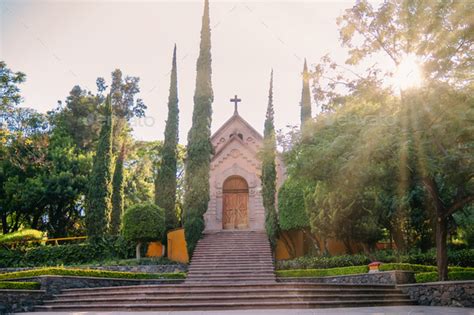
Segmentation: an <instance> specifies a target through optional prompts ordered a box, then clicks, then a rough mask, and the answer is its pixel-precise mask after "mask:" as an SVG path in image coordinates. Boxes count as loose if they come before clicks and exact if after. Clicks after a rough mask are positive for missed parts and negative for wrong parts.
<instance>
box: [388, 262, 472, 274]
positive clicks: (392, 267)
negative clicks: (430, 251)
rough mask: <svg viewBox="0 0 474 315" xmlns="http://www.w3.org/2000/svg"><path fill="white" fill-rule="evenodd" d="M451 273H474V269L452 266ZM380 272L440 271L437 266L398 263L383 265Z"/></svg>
mask: <svg viewBox="0 0 474 315" xmlns="http://www.w3.org/2000/svg"><path fill="white" fill-rule="evenodd" d="M448 269H449V271H450V272H451V271H456V272H457V271H473V272H474V268H472V267H458V266H450V267H448ZM379 270H380V271H391V270H406V271H413V272H416V273H419V272H436V271H437V270H438V269H437V267H436V266H425V265H416V264H398V263H389V264H381V265H380V267H379Z"/></svg>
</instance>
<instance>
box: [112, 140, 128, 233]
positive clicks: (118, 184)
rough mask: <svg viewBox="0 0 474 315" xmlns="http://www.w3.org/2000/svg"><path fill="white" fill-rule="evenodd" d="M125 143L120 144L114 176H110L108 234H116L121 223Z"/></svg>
mask: <svg viewBox="0 0 474 315" xmlns="http://www.w3.org/2000/svg"><path fill="white" fill-rule="evenodd" d="M124 160H125V143H123V144H122V148H121V150H120V154H119V156H118V157H117V159H116V161H115V170H114V176H113V178H112V213H111V215H110V234H112V235H118V234H119V233H120V225H121V224H122V216H123V205H124V174H123V162H124Z"/></svg>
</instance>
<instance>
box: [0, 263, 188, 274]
mask: <svg viewBox="0 0 474 315" xmlns="http://www.w3.org/2000/svg"><path fill="white" fill-rule="evenodd" d="M40 268H41V267H30V268H0V273H7V272H17V271H24V270H32V269H40ZM66 268H67V267H66ZM71 268H80V269H99V270H111V271H124V272H145V273H168V272H186V271H187V269H188V267H187V265H186V264H179V263H176V264H169V265H137V266H81V267H71Z"/></svg>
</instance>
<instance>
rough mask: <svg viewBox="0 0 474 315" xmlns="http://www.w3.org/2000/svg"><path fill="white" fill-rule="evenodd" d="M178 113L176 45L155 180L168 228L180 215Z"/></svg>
mask: <svg viewBox="0 0 474 315" xmlns="http://www.w3.org/2000/svg"><path fill="white" fill-rule="evenodd" d="M178 115H179V109H178V78H177V68H176V45H175V46H174V50H173V63H172V68H171V80H170V90H169V96H168V119H167V120H166V127H165V140H164V143H163V148H162V150H161V166H160V168H159V171H158V175H157V177H156V181H155V203H156V205H157V206H159V207H160V208H163V209H164V210H165V221H166V230H170V229H174V228H176V227H177V226H178V215H177V213H176V186H177V179H176V176H177V168H178V167H177V155H178V140H179V133H178V132H179V130H178V128H179V116H178Z"/></svg>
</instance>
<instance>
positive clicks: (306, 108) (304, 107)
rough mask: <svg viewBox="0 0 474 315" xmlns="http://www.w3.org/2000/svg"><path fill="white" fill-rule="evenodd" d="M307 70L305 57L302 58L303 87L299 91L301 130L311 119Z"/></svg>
mask: <svg viewBox="0 0 474 315" xmlns="http://www.w3.org/2000/svg"><path fill="white" fill-rule="evenodd" d="M309 78H310V75H309V72H308V66H307V65H306V59H305V60H304V67H303V89H302V91H301V103H300V106H301V127H300V129H301V130H303V128H304V126H305V124H306V123H307V122H308V120H310V119H311V92H310V90H309Z"/></svg>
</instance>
